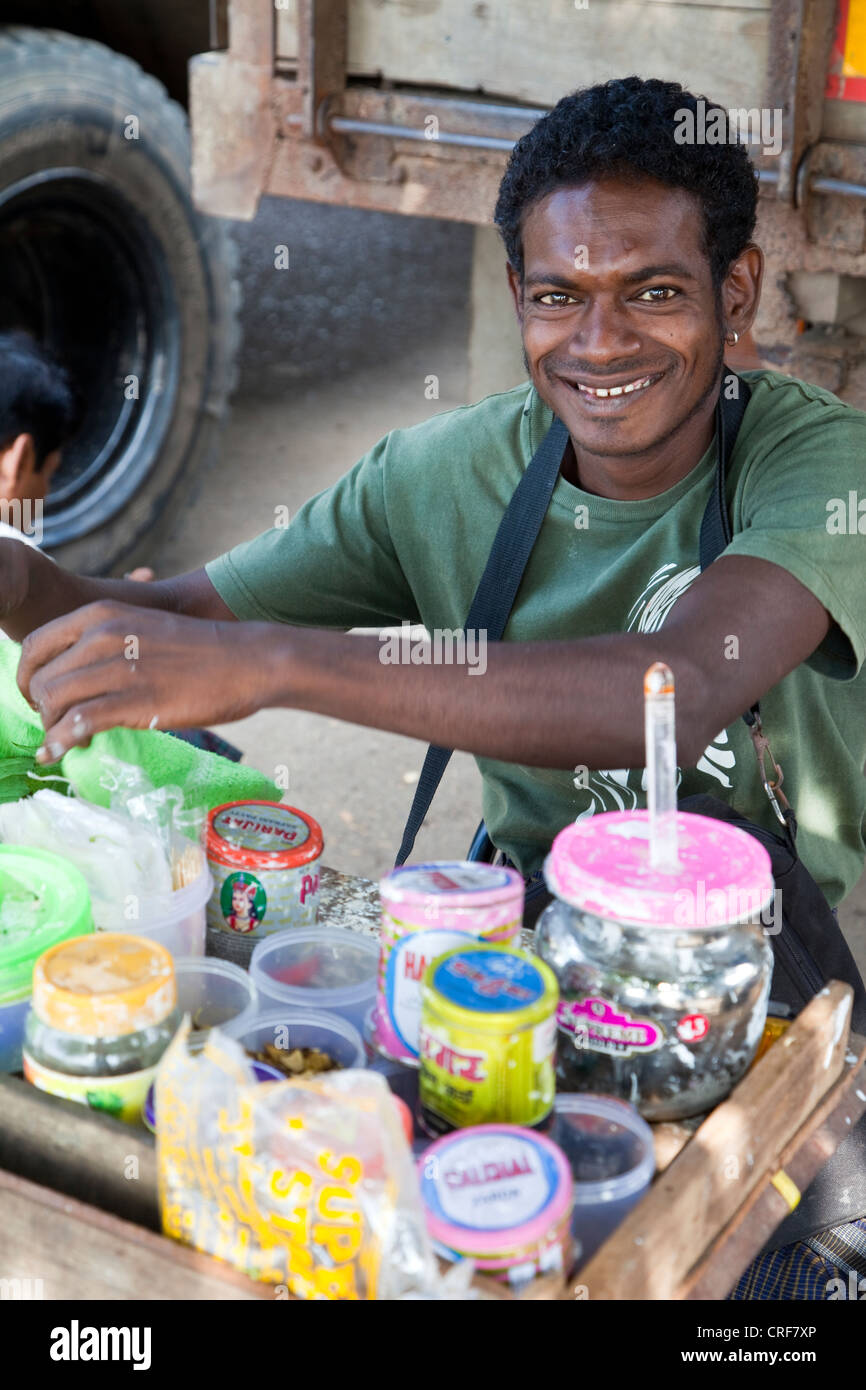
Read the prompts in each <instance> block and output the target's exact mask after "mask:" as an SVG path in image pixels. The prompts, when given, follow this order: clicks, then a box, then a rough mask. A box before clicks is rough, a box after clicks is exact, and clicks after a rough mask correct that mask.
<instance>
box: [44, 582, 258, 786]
mask: <svg viewBox="0 0 866 1390" xmlns="http://www.w3.org/2000/svg"><path fill="white" fill-rule="evenodd" d="M273 641H274V638H273V631H272V629H271V628H269V627H268V625H266V624H260V623H234V622H232V623H226V622H218V621H212V620H205V619H201V618H186V617H180V616H178V615H177V614H174V613H164V612H159V611H153V610H149V609H143V608H137V607H133V606H132V605H129V604H125V603H113V602H109V601H102V602H98V603H91V604H88V605H87V606H86V607H84V608H80V609H78V610H77V611H76V612H74V613H70V614H68V615H66V616H65V617H62V618H56V619H55V620H54V621H53V622H50V623H47V624H46V625H45V626H44V627H41V628H39V629H37V631H36V632H34V633H32V634H31V635H30V636H29V637H28V638H27V639H26V640H25V642H24V648H23V652H22V656H21V663H20V666H19V670H18V684H19V687H20V689H21V692H22V694H23V695H24V698H25V699H26V700H28V701H29V702H30V703H31V705H32V706H33V707H34V708H35V709H37V710H38V711H39V713H40V714H41V716H42V721H43V724H44V726H45V744H44V747H43V748H42V749H41V750H40V754H39V760H40V761H41V762H45V763H56V762H58V761H59V760H60V758H62V757H63V755H64V753H66V752H68V750H69V749H70V748H73V747H75V746H76V745H81V746H86V745H87V744H88V743H89V742H90V740H91V738H92V737H93V735H94V734H96V733H100V732H102V731H104V730H106V729H113V728H115V727H116V726H118V725H123V727H124V728H127V729H157V728H158V729H167V728H172V727H175V728H189V727H201V726H202V725H206V724H212V723H221V722H224V721H228V720H232V719H242V718H243V717H244V716H245V715H247V714H252V713H253V712H254V711H255V710H257V709H260V708H261V707H262V705H263V704H266V703H267V699H268V692H267V690H266V688H265V686H266V681H265V679H264V678H263V677H264V671H265V668H266V665H267V663H263V655H264V653H265V652H267V651H268V650H269V649H270V648H271V647H272V645H273Z"/></svg>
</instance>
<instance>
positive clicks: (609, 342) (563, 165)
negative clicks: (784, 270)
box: [495, 77, 763, 460]
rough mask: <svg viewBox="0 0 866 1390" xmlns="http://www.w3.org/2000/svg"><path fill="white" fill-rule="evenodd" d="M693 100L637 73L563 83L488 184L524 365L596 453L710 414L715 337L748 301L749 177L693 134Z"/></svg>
mask: <svg viewBox="0 0 866 1390" xmlns="http://www.w3.org/2000/svg"><path fill="white" fill-rule="evenodd" d="M703 109H704V108H698V99H697V98H696V97H694V96H693V95H692V94H691V93H690V92H686V91H684V90H683V88H682V87H681V86H680V85H679V84H678V83H675V82H662V81H658V80H649V81H644V80H642V79H641V78H638V77H627V78H624V79H622V80H616V81H611V82H606V83H604V84H602V85H599V86H596V87H590V88H587V89H585V90H583V91H578V92H574V93H572V94H571V95H569V96H566V97H563V98H562V100H561V101H559V102H558V103H557V105H556V106H555V107H554V108H553V110H552V111H550V112H549V113H548V115H546V116H544V117H543V118H542V119H541V120H540V121H538V122H537V124H536V125H535V126H533V128H532V129H531V130H530V131H529V132H528V133H527V134H526V135H525V136H524V137H523V138H522V139H521V140H520V141H519V142H518V143H517V145H516V146H515V148H514V151H513V153H512V155H511V158H510V161H509V164H508V168H507V170H506V172H505V175H504V177H503V179H502V183H501V185H500V189H499V197H498V200H497V204H496V211H495V221H496V224H497V226H498V227H499V230H500V233H501V235H502V238H503V241H504V243H505V250H506V254H507V258H508V277H509V282H510V285H511V290H512V293H513V295H514V299H515V304H516V307H517V312H518V318H519V319H520V323H521V331H522V335H523V347H524V355H525V358H526V364H527V368H528V370H529V372H530V375H531V377H532V380H533V383H534V384H535V386H536V388H537V390H538V392H539V394H540V395H541V397H542V399H543V400H545V401H546V402H547V404H548V405H549V406H551V408H552V409H553V410H554V411H555V413H556V414H557V415H559V417H560V418H561V419H562V420H563V422H564V423H565V424H566V425H567V426H568V429H569V432H570V434H571V436H572V438H573V439H574V440H575V441H576V443H577V444H578V445H579V446H581V447H583V448H585V449H586V450H587V451H588V452H590V453H592V454H595V455H598V456H607V457H609V458H616V459H621V460H625V459H627V458H628V457H630V456H639V455H647V453H652V451H654V450H659V449H661V448H662V447H663V446H664V443H665V441H666V440H669V439H670V438H671V436H672V435H674V433H675V432H676V431H678V430H682V429H683V428H684V427H685V426H686V425H687V423H688V422H689V421H690V420H693V419H696V418H697V419H700V418H702V417H703V415H704V414H705V413H709V414H710V415H711V412H712V402H713V401H714V399H715V395H716V392H717V389H718V385H719V381H720V375H721V369H722V359H723V353H724V342H725V337H726V335H727V334H732V333H733V332H737V333H738V334H742V333H743V332H744V331H745V330H746V329H747V328H748V327H749V325H750V323H751V321H752V319H753V317H754V314H755V311H756V309H757V302H758V295H759V293H760V280H761V272H762V265H763V260H762V255H761V252H760V250H759V249H758V248H757V247H756V246H754V244H753V243H752V241H751V237H752V234H753V232H754V227H755V216H756V205H757V177H756V174H755V171H754V168H753V166H752V164H751V161H750V159H749V157H748V154H747V152H746V150H745V148H744V147H743V145H742V144H740V143H737V142H736V141H731V142H729V141H727V139H726V142H725V143H710V142H708V141H706V140H702V137H703V136H704V134H705V132H704V130H703V129H698V127H699V126H700V118H701V112H702V110H703ZM714 109H718V108H714V107H713V106H712V104H711V103H707V104H706V108H705V110H706V114H707V116H709V114H710V112H712V111H713V110H714ZM689 122H691V124H689ZM717 129H718V127H716V130H717ZM724 130H725V134H726V136H727V132H728V117H727V112H724ZM690 134H691V139H689V135H690ZM684 135H685V137H686V138H685V139H683V136H684ZM695 136H697V138H695ZM678 137H679V138H678ZM680 141H682V143H680ZM634 383H637V385H636V386H633V384H634ZM625 385H628V386H630V387H633V389H630V390H629V391H628V392H625V393H622V392H618V393H617V394H616V396H612V397H611V396H607V397H602V396H598V395H593V394H592V391H593V389H594V390H596V391H598V390H599V389H601V390H607V389H608V388H610V387H623V386H625ZM581 388H583V389H581Z"/></svg>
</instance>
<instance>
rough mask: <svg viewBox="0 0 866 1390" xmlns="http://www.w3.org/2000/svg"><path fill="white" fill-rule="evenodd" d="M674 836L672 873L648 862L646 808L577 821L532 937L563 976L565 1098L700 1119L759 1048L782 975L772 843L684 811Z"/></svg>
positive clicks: (561, 1076) (562, 839) (560, 846)
mask: <svg viewBox="0 0 866 1390" xmlns="http://www.w3.org/2000/svg"><path fill="white" fill-rule="evenodd" d="M677 841H678V844H677V853H678V856H679V861H680V867H679V869H678V870H677V871H676V872H662V871H661V870H658V869H652V868H651V867H650V863H649V819H648V814H647V812H645V811H630V812H606V813H604V814H601V815H596V816H593V817H592V818H591V819H590V820H589V821H581V822H578V823H577V824H576V825H569V826H566V828H565V829H564V830H562V831H560V833H559V834H558V835H557V837H556V839H555V840H554V842H553V847H552V849H551V852H550V854H549V855H548V857H547V860H546V861H545V865H544V872H545V879H546V881H547V886H548V888H549V889H550V891H551V892H552V893H554V894H555V895H556V901H554V902H552V903H551V904H550V906H549V907H547V908H546V909H545V911H544V912H543V914H542V916H541V918H540V919H539V922H538V926H537V928H536V933H535V937H536V939H535V948H536V950H537V951H538V954H539V955H540V956H541V957H542V958H543V959H544V960H546V961H547V963H548V965H550V966H551V968H552V969H553V971H554V973H555V975H556V978H557V980H558V981H559V991H560V1004H559V1009H558V1013H557V1023H558V1046H557V1058H556V1081H557V1089H558V1090H560V1091H592V1092H594V1093H596V1094H599V1093H601V1094H604V1095H610V1096H618V1097H619V1098H620V1099H621V1100H627V1101H630V1102H632V1103H633V1104H634V1105H636V1106H637V1108H638V1110H639V1111H640V1113H641V1114H642V1115H643V1117H644V1119H647V1120H678V1119H682V1118H684V1117H686V1116H690V1115H699V1114H702V1113H703V1112H705V1111H708V1110H711V1109H712V1107H713V1106H714V1105H717V1104H718V1102H719V1101H721V1100H723V1099H724V1098H725V1096H726V1095H727V1094H728V1093H729V1092H730V1090H731V1089H732V1088H733V1086H735V1085H736V1083H737V1082H738V1081H739V1079H740V1077H741V1076H743V1074H744V1073H745V1071H746V1068H747V1067H748V1065H749V1063H750V1062H751V1060H752V1057H753V1056H754V1054H755V1051H756V1049H757V1046H758V1043H759V1042H760V1039H761V1032H762V1029H763V1026H764V1020H765V1018H766V1013H767V1001H768V997H769V991H770V978H771V975H772V966H773V954H772V951H771V949H770V943H769V941H768V940H767V938H766V935H765V933H764V930H763V927H762V917H765V916H766V911H767V909H768V908H769V906H770V904H771V903H772V904H773V910H774V916H775V914H776V912H777V909H778V903H777V899H776V897H775V894H774V883H773V873H772V866H771V864H770V857H769V855H768V854H767V851H766V850H765V849H764V847H763V845H761V844H760V843H759V842H758V841H757V840H756V839H755V838H754V837H753V836H752V835H748V834H746V832H745V831H743V830H740V829H739V828H738V827H737V826H735V825H728V824H726V823H725V822H723V821H718V820H714V819H712V818H711V817H708V816H697V815H692V814H689V813H688V812H682V811H680V812H677ZM771 920H772V919H771ZM778 925H779V926H781V922H779V924H778ZM776 929H778V928H776Z"/></svg>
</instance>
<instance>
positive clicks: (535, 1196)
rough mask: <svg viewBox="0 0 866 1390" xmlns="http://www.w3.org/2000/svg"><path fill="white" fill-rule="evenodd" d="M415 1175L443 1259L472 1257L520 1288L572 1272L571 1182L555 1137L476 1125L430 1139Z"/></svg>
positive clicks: (501, 1127) (530, 1131)
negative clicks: (547, 1275)
mask: <svg viewBox="0 0 866 1390" xmlns="http://www.w3.org/2000/svg"><path fill="white" fill-rule="evenodd" d="M418 1172H419V1176H420V1180H421V1199H422V1202H423V1204H424V1209H425V1214H426V1217H427V1229H428V1231H429V1232H430V1236H431V1238H432V1240H433V1242H434V1246H435V1248H436V1251H437V1253H438V1254H439V1255H441V1256H442V1257H443V1258H444V1259H447V1260H456V1259H461V1258H468V1259H471V1260H474V1261H475V1263H476V1265H477V1266H478V1268H479V1269H482V1270H484V1271H485V1272H486V1273H489V1274H492V1275H493V1277H494V1278H497V1279H500V1280H503V1281H507V1282H509V1283H510V1284H512V1285H514V1286H517V1287H520V1286H522V1285H524V1284H526V1283H528V1282H530V1281H531V1280H532V1279H534V1278H535V1276H536V1275H538V1274H545V1273H550V1272H552V1271H560V1272H561V1273H562V1274H564V1275H565V1274H568V1273H569V1272H570V1268H571V1263H572V1244H571V1230H570V1226H571V1200H572V1179H571V1173H570V1172H569V1169H568V1164H567V1162H566V1160H565V1157H564V1156H563V1154H562V1153H561V1152H560V1151H559V1149H558V1148H557V1146H556V1145H555V1144H554V1143H552V1142H551V1140H550V1139H548V1138H545V1137H544V1136H543V1135H541V1134H538V1133H535V1132H533V1131H532V1130H528V1129H521V1128H520V1127H519V1126H517V1125H479V1126H477V1127H475V1128H472V1129H463V1130H460V1131H459V1132H458V1133H457V1134H449V1135H446V1136H445V1138H443V1139H438V1140H437V1141H436V1143H435V1144H431V1146H430V1148H429V1149H427V1150H426V1151H425V1152H424V1153H423V1154H422V1156H421V1158H420V1160H419V1163H418Z"/></svg>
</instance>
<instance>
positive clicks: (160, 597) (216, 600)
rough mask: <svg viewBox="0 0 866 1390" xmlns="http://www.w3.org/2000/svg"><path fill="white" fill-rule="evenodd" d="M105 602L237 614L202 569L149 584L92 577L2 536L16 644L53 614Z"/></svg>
mask: <svg viewBox="0 0 866 1390" xmlns="http://www.w3.org/2000/svg"><path fill="white" fill-rule="evenodd" d="M100 601H108V602H115V603H129V604H133V605H134V606H135V607H138V608H159V609H162V610H163V611H164V612H167V613H181V614H184V615H186V616H187V617H190V618H214V619H220V620H222V621H224V622H230V621H232V620H233V617H234V615H233V613H232V611H231V609H230V608H229V607H228V606H227V605H226V604H225V603H223V600H222V599H221V598H220V596H219V594H218V593H217V591H216V589H215V588H214V586H213V584H212V583H211V582H210V580H209V579H208V577H207V575H206V573H205V571H204V570H203V569H200V570H194V571H192V572H191V573H190V574H182V575H178V576H177V578H175V579H163V580H158V581H156V582H155V583H150V584H141V583H138V582H136V581H135V580H130V579H89V578H87V576H83V575H77V574H72V573H70V572H69V571H68V570H64V569H61V568H60V566H59V565H55V564H54V562H53V560H49V559H48V557H47V556H46V555H43V554H42V553H41V552H40V551H39V550H36V549H35V547H33V546H31V545H25V544H24V543H23V542H22V541H18V540H0V628H2V629H3V631H4V632H5V633H6V635H7V636H8V637H11V638H13V639H14V640H15V641H16V642H23V640H24V638H25V637H27V636H28V634H29V633H31V632H33V631H34V630H35V629H36V628H38V627H42V626H44V624H45V623H48V622H51V621H52V620H53V619H54V618H59V617H62V616H63V614H65V613H73V612H74V611H75V610H76V609H77V608H82V607H84V605H85V604H88V603H97V602H100Z"/></svg>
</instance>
